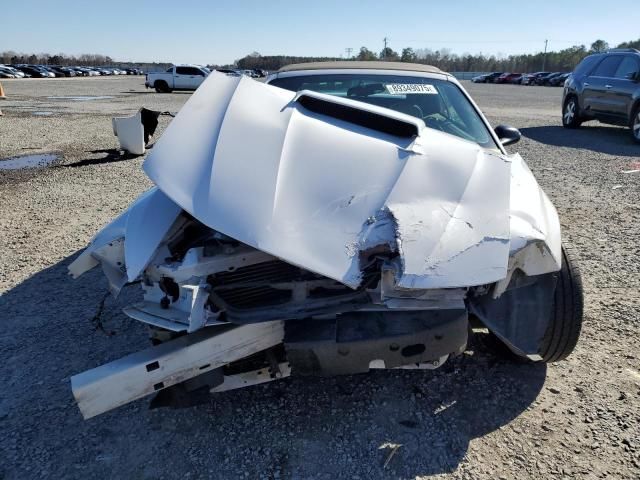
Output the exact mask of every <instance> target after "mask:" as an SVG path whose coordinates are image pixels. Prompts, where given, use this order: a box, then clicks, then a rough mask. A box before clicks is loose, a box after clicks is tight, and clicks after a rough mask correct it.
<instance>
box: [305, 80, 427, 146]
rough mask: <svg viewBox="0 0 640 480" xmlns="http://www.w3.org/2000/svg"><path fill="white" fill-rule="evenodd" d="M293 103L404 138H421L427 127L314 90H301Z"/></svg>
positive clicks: (362, 104)
mask: <svg viewBox="0 0 640 480" xmlns="http://www.w3.org/2000/svg"><path fill="white" fill-rule="evenodd" d="M294 101H296V102H297V103H299V104H300V105H302V106H303V107H304V108H306V109H307V110H310V111H312V112H314V113H319V114H321V115H328V116H330V117H333V118H336V119H338V120H344V121H345V122H349V123H353V124H355V125H360V126H361V127H365V128H370V129H372V130H376V131H378V132H382V133H387V134H389V135H395V136H397V137H402V138H413V137H415V136H418V135H419V134H420V131H421V130H422V129H423V128H424V127H425V124H424V122H423V121H422V120H420V119H419V118H415V117H412V116H411V115H406V114H404V113H400V112H395V111H393V110H389V109H387V108H383V107H378V106H376V105H371V104H368V103H365V102H359V101H357V100H351V99H347V98H342V97H336V96H334V95H327V94H323V93H318V92H313V91H311V90H302V91H301V92H299V93H298V94H297V95H296V97H295V99H294Z"/></svg>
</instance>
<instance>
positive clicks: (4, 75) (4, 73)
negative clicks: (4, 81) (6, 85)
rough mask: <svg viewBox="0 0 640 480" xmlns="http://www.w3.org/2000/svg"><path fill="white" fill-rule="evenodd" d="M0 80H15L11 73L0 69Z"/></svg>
mask: <svg viewBox="0 0 640 480" xmlns="http://www.w3.org/2000/svg"><path fill="white" fill-rule="evenodd" d="M0 78H17V77H16V76H15V74H14V73H13V72H10V71H9V70H5V69H4V68H2V67H0Z"/></svg>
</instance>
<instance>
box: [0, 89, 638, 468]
mask: <svg viewBox="0 0 640 480" xmlns="http://www.w3.org/2000/svg"><path fill="white" fill-rule="evenodd" d="M143 83H144V80H143V78H142V77H126V78H117V77H116V78H111V77H110V78H79V79H56V80H54V79H51V80H46V79H43V80H12V81H11V80H10V81H3V85H4V87H5V90H6V93H7V95H8V100H7V101H3V102H2V103H0V107H1V108H2V110H3V112H4V116H3V117H0V158H7V157H10V156H14V155H18V154H25V153H42V152H57V153H59V154H60V155H61V159H60V161H59V162H57V163H55V164H54V165H52V166H50V167H48V168H42V169H32V170H21V171H1V170H0V199H1V202H2V215H1V216H0V245H2V247H3V248H2V256H1V257H0V291H1V292H2V296H1V297H0V320H1V322H2V323H1V324H2V326H3V329H2V331H1V332H0V379H1V380H0V381H1V382H2V384H1V385H2V387H1V389H0V428H1V431H2V433H3V434H2V436H1V438H0V479H25V478H79V479H86V478H141V479H157V478H175V477H183V478H187V477H188V478H268V479H276V478H295V479H298V478H305V479H306V478H317V479H319V478H326V479H335V478H360V479H371V478H403V479H404V478H414V477H428V476H435V477H438V478H505V479H507V478H508V479H511V478H514V479H515V478H517V479H539V478H549V477H554V478H628V479H638V478H640V348H639V345H640V342H639V340H638V334H637V331H638V328H640V261H639V258H640V228H639V225H640V188H638V185H639V181H640V174H638V173H632V174H624V173H621V172H622V171H624V170H631V169H634V168H635V169H637V168H640V167H639V166H638V162H640V147H638V146H637V145H633V144H632V142H631V139H630V135H629V133H628V131H627V130H625V129H621V128H616V127H609V126H601V125H598V124H597V123H593V124H587V125H586V126H585V128H583V129H580V130H577V131H567V130H564V129H563V128H562V127H561V123H560V114H559V108H560V106H559V101H560V97H561V89H554V88H544V87H520V86H509V85H504V86H502V85H473V84H468V85H466V86H467V87H468V90H469V92H470V93H471V95H472V96H473V97H474V99H475V100H476V101H477V102H478V104H479V105H480V107H481V108H482V109H483V110H484V112H485V113H486V114H487V116H488V117H489V119H490V121H491V122H492V123H493V124H494V125H497V124H499V123H505V124H511V125H513V126H515V127H518V128H520V129H521V131H522V133H523V139H522V141H521V142H520V143H519V144H517V145H515V146H513V147H510V148H511V150H512V151H519V152H520V153H521V154H522V156H523V157H524V158H525V160H526V161H527V162H528V163H529V165H530V166H531V168H532V170H533V171H534V173H535V174H536V176H537V178H538V180H539V181H540V183H541V184H542V186H543V187H544V189H545V190H546V192H547V193H548V194H549V195H550V197H551V198H552V200H553V202H554V203H555V205H556V207H557V209H558V211H559V214H560V218H561V222H562V226H563V230H564V232H563V233H564V236H565V239H566V240H567V241H568V242H570V243H572V244H573V245H574V246H575V247H576V251H577V253H578V257H579V261H580V266H581V268H582V273H583V280H584V284H585V289H586V291H585V295H586V297H585V314H586V318H585V321H586V325H585V328H584V330H583V335H582V338H581V341H580V343H579V344H578V347H577V350H576V352H575V353H574V354H573V355H572V356H571V357H570V358H569V359H568V360H567V361H565V362H562V363H559V364H555V365H549V366H545V365H540V364H526V363H521V364H516V363H509V362H506V361H504V360H501V359H499V358H497V357H495V356H493V355H492V354H491V353H490V352H489V351H488V350H487V349H486V348H484V347H483V343H482V342H481V341H476V342H474V344H472V345H471V346H470V348H469V350H468V351H467V352H466V353H465V354H464V355H463V356H461V357H459V358H457V359H455V360H454V361H451V362H449V363H447V364H446V365H445V366H444V367H442V368H441V369H439V370H436V371H434V372H424V371H398V372H395V371H393V372H392V371H378V372H374V373H371V374H368V375H358V376H352V377H340V378H330V379H308V378H306V379H287V380H283V381H281V382H274V383H271V384H267V385H264V386H257V387H252V388H248V389H243V390H239V391H233V392H228V393H225V394H220V395H218V396H215V397H212V398H211V401H210V402H209V403H208V404H207V405H204V406H199V407H195V408H191V409H186V410H168V409H160V410H152V411H150V410H148V399H143V400H140V401H137V402H134V403H133V404H130V405H127V406H125V407H123V408H120V409H118V410H115V411H113V412H110V413H107V414H105V415H102V416H99V417H96V418H94V419H91V420H89V421H84V420H83V419H82V417H81V416H80V413H79V411H78V410H77V408H76V406H75V405H74V401H73V397H72V395H71V390H70V385H69V377H70V376H71V375H73V374H75V373H78V372H81V371H83V370H86V369H89V368H92V367H94V366H97V365H99V364H102V363H104V362H107V361H110V360H113V359H116V358H119V357H121V356H123V355H125V354H127V353H129V352H132V351H135V350H137V349H141V348H144V347H146V346H147V345H148V341H147V339H146V337H145V333H144V328H143V327H142V326H141V325H140V324H138V323H136V322H134V321H131V320H129V319H127V318H126V317H125V316H124V315H123V314H122V313H120V308H121V307H122V306H123V305H124V304H126V303H128V302H129V301H131V299H132V297H135V296H137V295H138V293H137V291H136V287H131V288H129V289H127V290H126V292H125V294H124V295H122V296H121V298H119V299H118V300H117V301H114V300H112V299H109V300H108V301H107V303H106V310H105V312H104V314H103V321H104V326H105V330H106V331H108V332H113V335H107V334H105V333H103V332H102V331H99V330H96V325H95V322H94V320H93V317H94V315H95V313H96V311H97V307H98V304H99V302H100V299H101V298H102V296H103V295H104V293H105V291H106V281H105V280H104V278H103V276H102V274H101V273H100V272H99V271H97V270H96V271H94V272H91V273H90V274H87V275H86V276H85V277H83V278H82V279H81V280H79V281H73V280H71V279H70V278H68V277H67V275H66V267H67V265H68V264H69V263H70V261H71V260H72V259H73V258H74V257H75V256H76V255H77V253H78V252H79V250H81V249H82V248H83V247H84V246H85V245H86V243H87V242H88V240H89V239H90V238H91V236H92V235H93V234H94V233H95V232H96V231H97V230H98V229H99V228H100V227H101V226H102V225H104V224H105V223H107V222H108V221H109V220H111V219H112V218H113V217H114V216H115V215H116V214H117V213H119V212H120V211H121V210H123V209H124V208H125V207H126V206H127V205H128V204H129V203H130V202H131V201H132V200H133V199H134V198H135V197H136V196H138V194H139V193H141V192H142V191H144V190H145V189H146V188H148V187H149V185H150V182H149V180H147V179H146V177H145V176H144V174H143V173H142V171H141V169H140V166H141V163H142V159H141V158H137V159H126V158H122V157H120V156H119V155H118V153H117V151H116V150H115V148H116V147H117V140H116V138H115V137H114V136H113V133H112V131H111V117H112V116H113V115H114V114H118V115H124V114H131V113H132V112H135V111H136V110H137V109H138V108H139V107H141V106H146V107H148V108H151V109H155V110H163V111H164V110H168V111H172V112H176V111H177V110H178V109H179V108H180V106H181V105H182V104H183V103H184V102H185V101H186V100H187V99H188V98H189V94H186V93H173V94H157V93H155V92H153V91H151V90H145V89H144V86H143ZM80 96H102V97H104V96H107V97H113V98H102V99H88V100H87V99H82V98H81V99H78V98H75V99H71V98H51V97H80ZM34 112H50V113H45V114H44V115H42V114H38V115H36V114H34ZM160 120H161V124H160V128H159V131H158V132H157V135H158V134H160V133H161V132H162V129H163V128H164V127H165V126H166V125H167V123H168V121H169V120H168V117H161V119H160ZM176 161H179V159H176ZM398 445H400V447H397V446H398ZM394 449H395V454H394V455H393V457H392V458H391V459H390V460H389V462H388V464H387V465H386V467H385V466H384V464H385V461H386V460H387V459H388V458H389V455H390V453H391V452H392V451H394Z"/></svg>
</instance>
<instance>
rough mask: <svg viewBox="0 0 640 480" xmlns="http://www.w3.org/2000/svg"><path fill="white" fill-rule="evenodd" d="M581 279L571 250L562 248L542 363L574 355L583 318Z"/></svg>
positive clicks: (542, 351)
mask: <svg viewBox="0 0 640 480" xmlns="http://www.w3.org/2000/svg"><path fill="white" fill-rule="evenodd" d="M583 302H584V300H583V292H582V277H581V275H580V270H579V269H578V266H577V265H576V261H575V255H574V253H573V251H572V249H571V248H570V247H566V246H565V247H563V248H562V268H561V270H560V272H558V283H557V284H556V291H555V294H554V302H553V303H554V305H553V312H552V317H551V320H550V322H549V326H548V327H547V332H546V333H545V336H544V339H543V341H542V346H541V348H540V356H541V357H542V361H543V362H545V363H549V362H557V361H559V360H564V359H565V358H567V357H568V356H569V355H570V354H571V352H573V350H574V348H575V347H576V344H577V343H578V338H579V337H580V331H581V330H582V316H583V306H584V303H583Z"/></svg>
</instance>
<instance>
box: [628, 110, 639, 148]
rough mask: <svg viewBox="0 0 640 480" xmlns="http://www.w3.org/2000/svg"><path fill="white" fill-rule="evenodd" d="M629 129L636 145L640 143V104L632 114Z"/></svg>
mask: <svg viewBox="0 0 640 480" xmlns="http://www.w3.org/2000/svg"><path fill="white" fill-rule="evenodd" d="M629 128H630V129H631V138H633V141H634V142H636V143H640V104H639V105H636V108H634V109H633V113H632V114H631V120H630V121H629Z"/></svg>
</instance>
